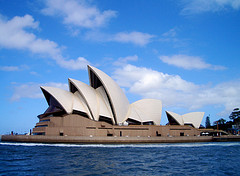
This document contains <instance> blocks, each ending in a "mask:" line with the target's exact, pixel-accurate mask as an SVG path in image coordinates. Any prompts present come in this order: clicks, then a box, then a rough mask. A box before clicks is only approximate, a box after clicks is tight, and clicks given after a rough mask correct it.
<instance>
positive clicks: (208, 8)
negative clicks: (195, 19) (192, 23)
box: [182, 0, 240, 15]
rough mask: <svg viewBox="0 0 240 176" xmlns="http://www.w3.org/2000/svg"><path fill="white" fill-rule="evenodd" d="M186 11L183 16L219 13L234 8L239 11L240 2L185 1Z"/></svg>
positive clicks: (234, 0) (236, 0) (184, 10)
mask: <svg viewBox="0 0 240 176" xmlns="http://www.w3.org/2000/svg"><path fill="white" fill-rule="evenodd" d="M183 2H184V5H185V7H184V9H183V10H182V14H184V15H185V14H196V13H203V12H217V11H220V10H225V9H227V8H232V9H234V10H238V9H239V8H240V0H194V1H192V0H183Z"/></svg>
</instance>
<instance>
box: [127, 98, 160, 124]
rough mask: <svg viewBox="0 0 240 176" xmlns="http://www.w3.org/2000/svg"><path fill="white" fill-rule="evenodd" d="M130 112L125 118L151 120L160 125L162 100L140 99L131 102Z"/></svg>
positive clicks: (141, 120)
mask: <svg viewBox="0 0 240 176" xmlns="http://www.w3.org/2000/svg"><path fill="white" fill-rule="evenodd" d="M130 111H131V112H130V114H129V116H128V117H127V118H132V119H134V120H137V121H139V122H149V121H153V122H154V124H156V125H160V122H161V116H162V101H160V100H156V99H142V100H139V101H136V102H134V103H132V104H131V110H130Z"/></svg>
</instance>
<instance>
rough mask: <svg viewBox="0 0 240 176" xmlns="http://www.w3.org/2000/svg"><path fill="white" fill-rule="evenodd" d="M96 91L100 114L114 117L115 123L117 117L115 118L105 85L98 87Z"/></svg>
mask: <svg viewBox="0 0 240 176" xmlns="http://www.w3.org/2000/svg"><path fill="white" fill-rule="evenodd" d="M96 92H97V95H98V104H99V116H104V117H108V118H110V119H112V122H113V124H115V119H114V118H113V114H112V110H111V107H110V104H109V101H108V98H107V95H106V92H105V90H104V88H103V86H100V87H98V88H97V89H96ZM97 120H98V119H97Z"/></svg>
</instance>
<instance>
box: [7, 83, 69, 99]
mask: <svg viewBox="0 0 240 176" xmlns="http://www.w3.org/2000/svg"><path fill="white" fill-rule="evenodd" d="M40 86H50V87H57V88H61V89H64V90H68V84H63V83H55V82H50V83H45V84H38V83H32V82H30V83H26V84H21V85H15V86H14V93H13V95H12V97H11V101H18V100H20V99H21V98H43V94H42V92H41V90H40Z"/></svg>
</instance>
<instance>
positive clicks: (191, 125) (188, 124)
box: [184, 123, 194, 128]
mask: <svg viewBox="0 0 240 176" xmlns="http://www.w3.org/2000/svg"><path fill="white" fill-rule="evenodd" d="M184 125H186V126H190V127H193V128H194V126H193V124H191V123H184Z"/></svg>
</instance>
